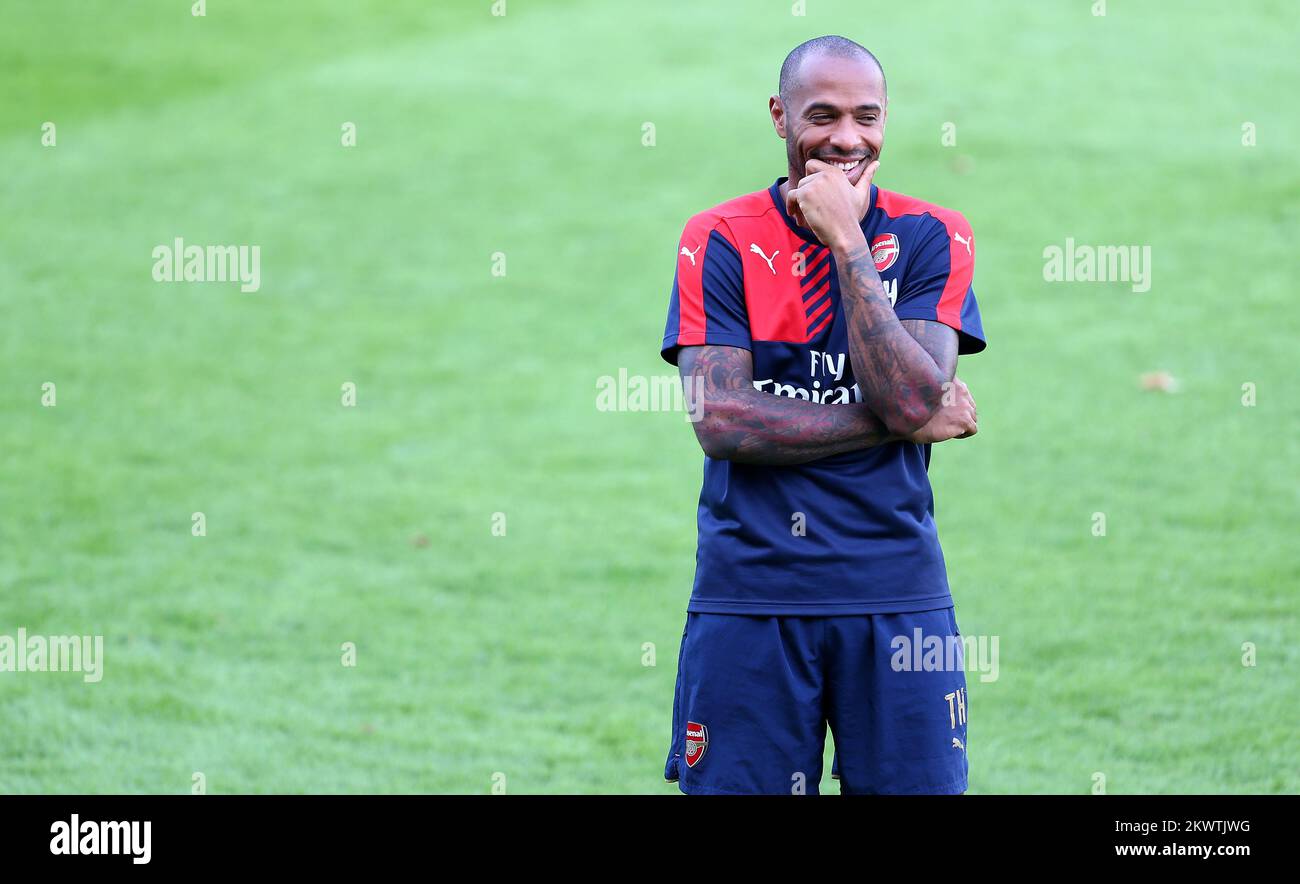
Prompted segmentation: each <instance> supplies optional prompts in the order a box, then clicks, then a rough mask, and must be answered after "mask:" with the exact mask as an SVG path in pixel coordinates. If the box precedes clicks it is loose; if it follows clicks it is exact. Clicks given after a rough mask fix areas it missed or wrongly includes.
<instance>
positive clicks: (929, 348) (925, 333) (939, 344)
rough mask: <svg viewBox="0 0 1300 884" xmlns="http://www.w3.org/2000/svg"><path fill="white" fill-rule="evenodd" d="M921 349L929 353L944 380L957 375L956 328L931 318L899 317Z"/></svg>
mask: <svg viewBox="0 0 1300 884" xmlns="http://www.w3.org/2000/svg"><path fill="white" fill-rule="evenodd" d="M899 322H900V323H901V324H902V326H903V328H904V329H905V330H906V331H907V333H908V334H909V335H911V336H912V337H913V338H915V339H916V342H917V343H918V344H920V345H921V349H923V350H925V352H927V353H929V354H930V358H931V359H933V360H934V364H935V365H936V366H938V367H939V373H940V374H942V375H943V376H944V378H945V379H946V380H952V379H953V378H955V377H956V376H957V330H956V329H954V328H952V327H951V326H947V325H944V324H943V323H942V322H938V321H936V320H933V319H900V320H899Z"/></svg>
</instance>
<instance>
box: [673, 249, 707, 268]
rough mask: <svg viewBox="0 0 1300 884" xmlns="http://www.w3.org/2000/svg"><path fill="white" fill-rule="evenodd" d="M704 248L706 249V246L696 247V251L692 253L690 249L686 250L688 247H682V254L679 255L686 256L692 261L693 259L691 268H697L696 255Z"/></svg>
mask: <svg viewBox="0 0 1300 884" xmlns="http://www.w3.org/2000/svg"><path fill="white" fill-rule="evenodd" d="M702 248H704V246H696V247H695V251H694V252H692V251H691V250H690V249H688V248H686V246H682V250H681V252H680V253H679V254H682V255H685V256H686V257H688V258H690V259H691V266H692V267H694V266H695V253H696V252H698V251H699V250H700V249H702Z"/></svg>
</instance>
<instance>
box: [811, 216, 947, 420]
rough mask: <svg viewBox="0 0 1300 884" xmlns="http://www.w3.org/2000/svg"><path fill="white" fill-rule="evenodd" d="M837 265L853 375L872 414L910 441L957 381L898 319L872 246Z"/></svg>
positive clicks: (850, 254) (863, 246)
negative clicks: (946, 387)
mask: <svg viewBox="0 0 1300 884" xmlns="http://www.w3.org/2000/svg"><path fill="white" fill-rule="evenodd" d="M836 260H837V262H838V263H839V277H840V296H841V299H842V300H843V303H844V315H845V317H846V318H847V320H848V339H849V359H850V360H851V361H852V363H853V376H854V378H855V379H856V380H857V382H858V385H859V387H860V388H861V389H862V398H863V400H864V401H865V402H866V403H867V406H868V407H869V408H870V409H871V411H872V412H873V413H875V414H878V415H880V418H881V420H883V421H884V423H885V426H886V427H888V428H889V429H890V431H892V432H893V433H895V434H897V435H899V436H906V435H907V434H909V433H911V432H912V431H914V430H916V429H917V428H919V427H921V426H924V425H925V423H926V421H928V420H929V419H930V418H931V417H932V416H933V415H934V413H935V412H936V411H937V410H938V409H939V407H940V405H941V404H942V396H943V384H944V382H946V381H948V380H949V379H950V377H951V376H950V375H946V374H945V373H944V371H943V367H942V366H940V365H938V364H937V363H936V360H935V359H934V358H932V357H931V356H930V354H929V353H928V352H927V350H926V348H925V346H924V345H923V344H921V343H919V342H918V341H917V339H916V338H914V337H913V336H912V335H911V334H909V333H908V331H907V330H906V329H904V327H903V325H902V324H901V323H900V322H899V320H898V317H897V316H896V315H895V314H894V308H893V306H892V305H891V304H890V303H889V297H888V296H887V295H886V294H885V287H884V285H883V283H881V281H880V274H879V273H877V272H876V265H875V262H874V261H873V260H872V258H871V247H870V246H868V245H867V244H866V243H865V242H863V243H862V245H860V246H858V247H857V248H855V249H852V250H851V251H850V252H849V253H848V254H847V255H845V256H844V257H843V258H842V259H840V258H839V256H836ZM935 324H938V323H935ZM937 334H938V333H935V335H936V336H937ZM953 334H954V336H955V334H956V333H955V332H954V333H953ZM954 358H955V348H954Z"/></svg>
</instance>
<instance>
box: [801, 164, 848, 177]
mask: <svg viewBox="0 0 1300 884" xmlns="http://www.w3.org/2000/svg"><path fill="white" fill-rule="evenodd" d="M838 171H839V169H837V168H835V167H834V166H832V165H831V164H830V163H824V162H822V161H821V160H809V161H808V162H806V163H804V164H803V173H804V176H805V177H807V176H808V175H816V174H817V173H818V172H838Z"/></svg>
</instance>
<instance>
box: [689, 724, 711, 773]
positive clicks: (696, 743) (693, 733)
mask: <svg viewBox="0 0 1300 884" xmlns="http://www.w3.org/2000/svg"><path fill="white" fill-rule="evenodd" d="M707 748H709V729H708V728H707V727H705V726H704V725H702V724H697V723H695V722H693V721H688V722H686V766H687V767H695V765H696V764H698V763H699V761H700V759H701V758H703V757H704V750H705V749H707Z"/></svg>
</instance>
